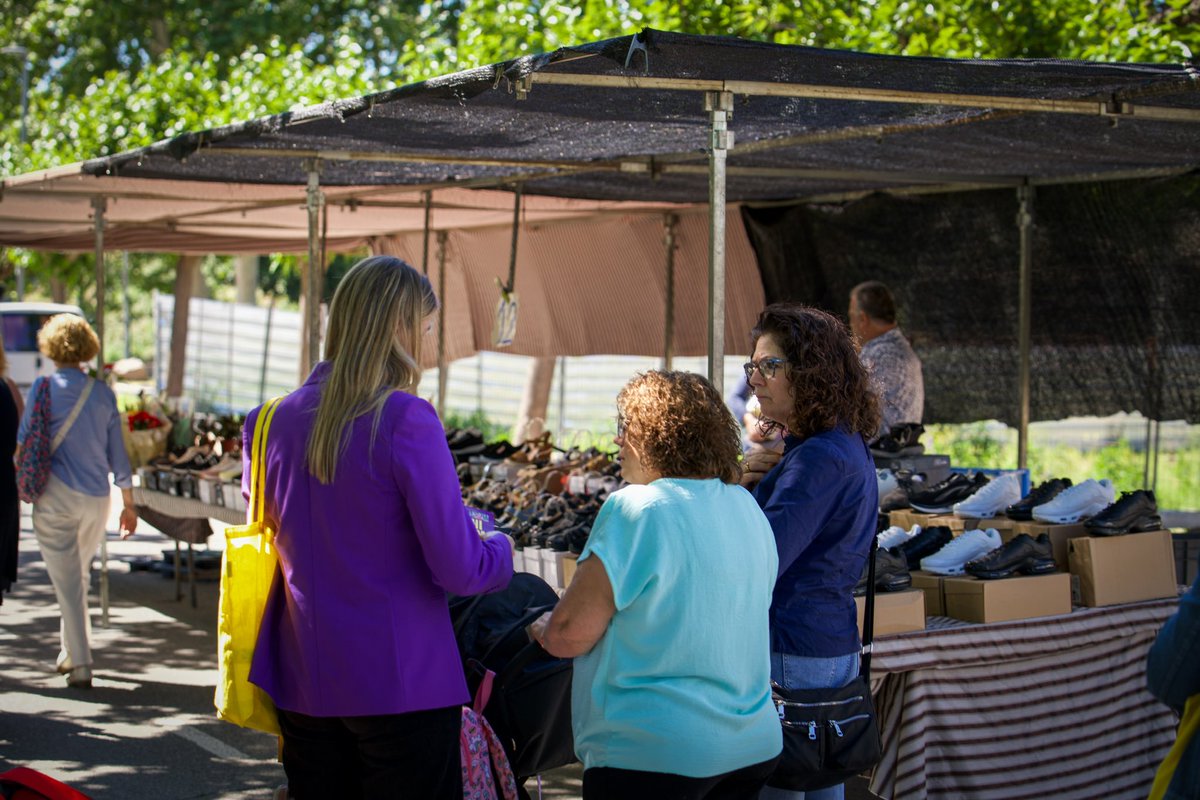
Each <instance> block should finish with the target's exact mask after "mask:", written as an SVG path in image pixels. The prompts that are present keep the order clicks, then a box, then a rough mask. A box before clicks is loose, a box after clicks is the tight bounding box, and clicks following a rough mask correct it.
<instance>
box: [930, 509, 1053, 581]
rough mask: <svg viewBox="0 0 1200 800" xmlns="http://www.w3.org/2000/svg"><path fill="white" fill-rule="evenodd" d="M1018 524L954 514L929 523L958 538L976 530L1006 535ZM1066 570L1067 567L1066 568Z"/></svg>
mask: <svg viewBox="0 0 1200 800" xmlns="http://www.w3.org/2000/svg"><path fill="white" fill-rule="evenodd" d="M1015 524H1016V523H1014V522H1013V520H1011V519H1009V518H1008V517H992V518H991V519H979V518H976V517H965V518H964V517H957V516H955V515H953V514H944V515H941V516H937V517H934V518H933V519H931V520H930V521H929V525H930V526H934V525H943V526H945V527H947V528H949V529H950V530H952V531H954V535H955V536H958V535H959V534H961V533H964V532H966V531H973V530H975V529H977V528H978V529H981V530H987V529H988V528H995V529H996V530H997V531H998V532H1000V533H1004V532H1005V531H1011V530H1012V528H1013V525H1015ZM1064 569H1065V567H1064Z"/></svg>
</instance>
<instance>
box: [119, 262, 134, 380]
mask: <svg viewBox="0 0 1200 800" xmlns="http://www.w3.org/2000/svg"><path fill="white" fill-rule="evenodd" d="M121 322H122V323H123V324H124V327H125V357H126V358H129V357H130V356H131V355H133V349H132V348H131V347H130V346H129V325H130V319H129V251H128V250H125V251H124V252H122V253H121Z"/></svg>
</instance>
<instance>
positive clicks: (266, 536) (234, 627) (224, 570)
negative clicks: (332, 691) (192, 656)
mask: <svg viewBox="0 0 1200 800" xmlns="http://www.w3.org/2000/svg"><path fill="white" fill-rule="evenodd" d="M281 399H282V398H280V397H276V398H274V399H273V400H270V401H269V402H268V403H267V404H266V405H265V406H263V409H262V411H261V412H260V413H259V416H258V424H257V425H256V426H255V429H254V442H253V444H252V446H251V448H250V468H251V470H252V471H253V475H252V476H251V483H250V504H251V505H250V507H251V508H253V509H254V516H252V517H251V518H250V522H249V524H246V525H233V526H230V527H228V528H226V529H225V555H224V557H223V558H222V559H221V604H220V609H219V611H218V616H217V662H218V665H219V669H220V674H219V676H218V678H217V693H216V697H215V698H214V702H215V703H216V706H217V716H218V717H219V718H220V719H223V720H225V721H226V722H232V723H235V724H237V725H241V726H242V727H245V728H254V729H255V730H260V731H265V732H266V733H274V734H278V733H279V719H278V717H277V715H276V713H275V704H274V703H273V702H271V698H270V696H268V695H267V693H266V692H264V691H263V690H262V689H260V688H258V687H257V686H255V685H254V684H252V683H250V661H251V660H252V659H253V658H254V645H255V642H257V641H258V629H259V626H260V625H261V624H262V617H263V610H264V609H265V608H266V605H267V597H268V595H269V594H270V592H271V583H272V582H273V581H274V580H275V574H276V573H277V572H278V571H279V558H278V556H277V554H276V552H275V531H273V530H271V529H270V528H269V527H267V525H266V523H265V522H263V494H264V493H265V492H264V485H265V483H266V480H265V479H266V471H267V468H266V461H267V459H266V454H267V433H268V431H269V430H270V429H271V419H272V417H274V416H275V407H276V406H277V405H278V404H279V401H280V400H281Z"/></svg>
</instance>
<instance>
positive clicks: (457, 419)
mask: <svg viewBox="0 0 1200 800" xmlns="http://www.w3.org/2000/svg"><path fill="white" fill-rule="evenodd" d="M442 425H443V426H445V428H446V430H450V429H451V428H459V429H461V428H475V429H476V430H478V431H479V432H480V433H481V434H482V435H483V440H484V441H485V442H495V441H499V440H500V439H508V438H509V437H510V436H511V431H510V430H509V427H508V426H507V425H504V424H502V423H499V422H495V421H493V420H490V419H488V417H487V415H486V414H484V413H483V412H482V411H472V412H471V413H470V414H463V413H460V412H457V411H449V412H447V413H446V415H445V416H444V417H443V418H442Z"/></svg>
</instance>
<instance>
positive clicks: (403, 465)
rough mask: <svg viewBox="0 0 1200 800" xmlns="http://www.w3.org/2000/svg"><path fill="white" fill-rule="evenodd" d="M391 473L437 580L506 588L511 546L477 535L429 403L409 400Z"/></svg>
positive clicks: (469, 588)
mask: <svg viewBox="0 0 1200 800" xmlns="http://www.w3.org/2000/svg"><path fill="white" fill-rule="evenodd" d="M392 464H393V467H392V471H393V474H394V475H395V479H396V484H397V486H398V488H399V489H400V492H401V494H402V496H403V497H404V499H405V503H406V504H407V506H408V511H409V514H410V516H411V517H412V522H413V527H414V531H415V533H416V535H417V539H418V541H419V542H420V545H421V552H422V553H423V554H424V556H425V563H426V564H428V566H429V570H430V572H432V573H433V577H434V580H436V581H437V583H438V585H439V586H441V587H442V588H443V589H445V590H446V591H448V592H452V593H454V594H462V595H469V594H481V593H484V592H492V591H496V590H497V589H502V588H504V587H505V586H507V585H508V582H509V580H511V578H512V572H513V565H512V549H511V547H510V546H509V544H508V540H507V539H505V538H504V537H503V536H497V537H494V538H492V539H488V540H487V541H483V540H481V539H480V538H479V534H478V533H477V532H476V531H475V526H474V525H473V524H472V523H471V519H470V517H469V516H468V514H467V508H466V506H465V505H463V501H462V492H461V490H460V488H459V483H458V474H457V472H456V471H455V468H454V458H453V457H452V456H451V455H450V448H449V447H448V446H447V445H446V432H445V430H444V429H443V428H442V423H441V421H440V420H439V419H438V416H437V413H436V412H435V411H434V410H433V407H432V406H430V405H429V403H427V402H424V401H421V402H415V403H410V404H409V406H408V413H406V414H405V415H404V419H403V422H402V424H400V425H397V426H396V429H395V431H394V433H393V435H392Z"/></svg>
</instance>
